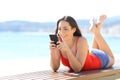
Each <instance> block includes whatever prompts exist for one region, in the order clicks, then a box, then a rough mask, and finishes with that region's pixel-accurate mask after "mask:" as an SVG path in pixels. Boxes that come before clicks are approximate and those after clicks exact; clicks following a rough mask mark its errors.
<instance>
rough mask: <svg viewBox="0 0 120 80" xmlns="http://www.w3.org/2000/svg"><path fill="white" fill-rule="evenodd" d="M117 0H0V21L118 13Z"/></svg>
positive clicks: (44, 19)
mask: <svg viewBox="0 0 120 80" xmlns="http://www.w3.org/2000/svg"><path fill="white" fill-rule="evenodd" d="M118 3H119V1H118V0H0V21H6V20H29V21H38V22H39V21H55V20H57V19H58V18H60V17H61V16H64V15H71V16H73V17H75V18H77V19H78V18H90V17H92V16H95V17H96V16H98V15H100V14H102V13H103V14H107V15H108V16H113V15H118V14H120V12H119V9H118V8H119V7H120V6H119V5H118Z"/></svg>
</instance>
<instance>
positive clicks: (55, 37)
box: [49, 34, 58, 45]
mask: <svg viewBox="0 0 120 80" xmlns="http://www.w3.org/2000/svg"><path fill="white" fill-rule="evenodd" d="M49 37H50V40H51V41H54V43H55V44H56V45H57V41H58V37H57V35H55V34H50V35H49Z"/></svg>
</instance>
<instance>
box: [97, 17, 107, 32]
mask: <svg viewBox="0 0 120 80" xmlns="http://www.w3.org/2000/svg"><path fill="white" fill-rule="evenodd" d="M106 18H107V16H106V15H101V16H100V17H99V18H98V20H97V28H98V29H99V30H100V29H101V26H102V24H103V23H104V21H105V19H106Z"/></svg>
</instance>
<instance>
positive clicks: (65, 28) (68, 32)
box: [58, 21, 76, 40]
mask: <svg viewBox="0 0 120 80" xmlns="http://www.w3.org/2000/svg"><path fill="white" fill-rule="evenodd" d="M75 30H76V29H75V28H72V27H71V26H70V24H69V23H68V22H66V21H60V22H59V25H58V34H61V36H62V38H63V39H64V40H69V39H71V38H72V37H73V33H74V32H75Z"/></svg>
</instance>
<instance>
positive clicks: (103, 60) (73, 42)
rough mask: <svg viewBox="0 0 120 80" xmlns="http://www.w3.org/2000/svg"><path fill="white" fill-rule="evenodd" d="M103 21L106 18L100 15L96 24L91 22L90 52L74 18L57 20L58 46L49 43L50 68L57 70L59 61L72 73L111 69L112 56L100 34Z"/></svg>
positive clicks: (66, 17) (65, 17)
mask: <svg viewBox="0 0 120 80" xmlns="http://www.w3.org/2000/svg"><path fill="white" fill-rule="evenodd" d="M105 19H106V16H105V15H101V16H100V18H99V20H98V21H99V22H98V23H97V24H95V22H94V20H92V21H91V27H90V32H92V33H93V35H94V38H93V44H92V48H93V49H92V50H91V51H89V50H88V49H89V48H88V42H87V40H86V38H85V37H83V36H82V34H81V32H80V29H79V27H78V25H77V23H76V21H75V20H74V18H72V17H71V16H64V17H63V18H61V19H59V20H58V22H57V28H56V32H55V34H57V35H58V38H59V41H58V45H55V44H54V41H51V42H50V54H51V68H52V69H53V70H54V71H56V70H58V68H59V66H60V61H61V62H62V64H63V65H65V66H67V67H68V68H70V70H72V71H74V72H80V71H81V70H93V69H104V68H108V67H111V66H112V65H113V64H114V56H113V54H112V52H111V50H110V48H109V46H108V45H107V43H106V42H105V40H104V39H103V37H102V35H101V33H100V29H101V26H102V24H103V22H104V20H105Z"/></svg>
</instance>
